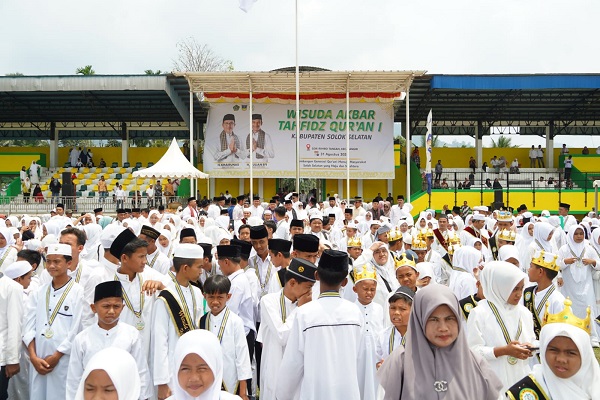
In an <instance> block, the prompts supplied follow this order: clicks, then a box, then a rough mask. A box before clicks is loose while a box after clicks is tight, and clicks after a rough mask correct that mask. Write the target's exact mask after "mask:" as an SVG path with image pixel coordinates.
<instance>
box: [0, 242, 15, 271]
mask: <svg viewBox="0 0 600 400" xmlns="http://www.w3.org/2000/svg"><path fill="white" fill-rule="evenodd" d="M6 252H8V253H6ZM5 255H6V257H4V256H5ZM3 258H4V260H2V259H3ZM0 260H2V263H1V264H0V272H4V270H5V269H6V267H8V266H9V265H11V264H13V263H14V262H15V261H17V249H15V248H14V247H12V246H7V247H6V248H5V250H4V251H3V252H1V253H0Z"/></svg>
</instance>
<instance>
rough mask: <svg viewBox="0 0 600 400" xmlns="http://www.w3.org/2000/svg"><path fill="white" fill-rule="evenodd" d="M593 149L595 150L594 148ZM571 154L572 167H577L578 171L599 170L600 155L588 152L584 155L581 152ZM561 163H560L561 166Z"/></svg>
mask: <svg viewBox="0 0 600 400" xmlns="http://www.w3.org/2000/svg"><path fill="white" fill-rule="evenodd" d="M594 151H595V150H594ZM572 155H573V167H575V168H577V169H578V170H579V171H580V172H600V156H599V155H596V154H590V155H587V156H584V155H582V154H572ZM562 166H563V165H562V164H561V167H562Z"/></svg>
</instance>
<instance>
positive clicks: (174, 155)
mask: <svg viewBox="0 0 600 400" xmlns="http://www.w3.org/2000/svg"><path fill="white" fill-rule="evenodd" d="M133 177H134V178H152V177H156V178H160V179H167V178H180V179H181V178H190V179H192V178H195V179H208V174H205V173H204V172H202V171H200V170H199V169H198V168H196V167H194V166H193V165H192V163H191V162H189V161H188V159H187V158H185V156H184V155H183V153H182V152H181V150H180V149H179V146H178V145H177V141H176V140H175V138H173V141H172V142H171V145H170V146H169V149H168V150H167V152H166V153H165V155H164V156H162V157H161V159H160V160H158V162H157V163H156V164H154V165H153V166H152V167H150V168H146V169H141V170H139V171H135V172H134V173H133Z"/></svg>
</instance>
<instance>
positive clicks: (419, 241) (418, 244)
mask: <svg viewBox="0 0 600 400" xmlns="http://www.w3.org/2000/svg"><path fill="white" fill-rule="evenodd" d="M425 239H426V238H424V237H421V235H417V237H416V238H413V241H412V245H411V246H410V248H411V250H415V251H419V250H423V251H425V250H427V242H426V240H425Z"/></svg>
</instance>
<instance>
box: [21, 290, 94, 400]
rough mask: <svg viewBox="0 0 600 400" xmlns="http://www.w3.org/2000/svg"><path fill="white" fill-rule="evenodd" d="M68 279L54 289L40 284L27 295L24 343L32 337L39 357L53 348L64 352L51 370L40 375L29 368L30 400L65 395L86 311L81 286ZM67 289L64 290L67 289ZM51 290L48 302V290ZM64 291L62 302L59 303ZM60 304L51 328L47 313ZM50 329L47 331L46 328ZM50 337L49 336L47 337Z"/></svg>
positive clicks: (43, 356)
mask: <svg viewBox="0 0 600 400" xmlns="http://www.w3.org/2000/svg"><path fill="white" fill-rule="evenodd" d="M71 282H73V281H72V280H69V282H68V283H66V284H65V285H63V286H62V287H61V288H58V289H54V288H53V287H52V283H48V284H45V285H42V286H41V287H40V288H39V289H38V290H37V291H36V292H34V293H31V294H30V295H29V302H28V304H27V312H26V315H25V325H24V327H23V342H24V343H25V344H26V345H27V346H29V344H30V343H31V342H32V341H33V340H35V349H36V354H37V356H38V357H40V358H45V357H48V356H51V355H52V354H54V353H55V352H56V351H59V352H61V353H63V354H64V355H63V356H62V358H61V359H60V360H59V362H58V364H57V365H56V367H54V369H53V370H52V372H50V373H49V374H47V375H40V374H38V373H37V371H36V370H35V368H30V370H29V390H30V399H31V400H38V399H39V400H45V399H64V398H65V397H66V386H65V382H66V381H67V371H68V368H69V355H70V353H71V346H72V344H73V341H74V340H75V336H76V335H77V333H78V332H79V331H80V330H81V327H82V320H83V319H84V317H83V315H84V312H85V310H89V305H88V304H87V303H86V301H85V299H84V296H83V288H82V287H81V286H79V284H77V283H75V282H73V283H72V284H71ZM69 288H70V290H69V292H68V293H66V291H67V289H69ZM48 290H49V293H50V296H49V297H48V300H49V301H48V304H47V301H46V300H47V293H48ZM65 293H66V297H64V301H63V302H62V304H59V301H60V299H61V298H63V297H62V296H63V295H64V294H65ZM58 305H60V310H58V311H57V313H56V317H55V319H54V322H53V323H52V326H51V328H50V327H49V324H48V314H50V316H51V315H52V313H53V312H54V311H55V309H56V307H57V306H58ZM49 328H50V329H51V332H48V329H49ZM49 336H50V337H49Z"/></svg>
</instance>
